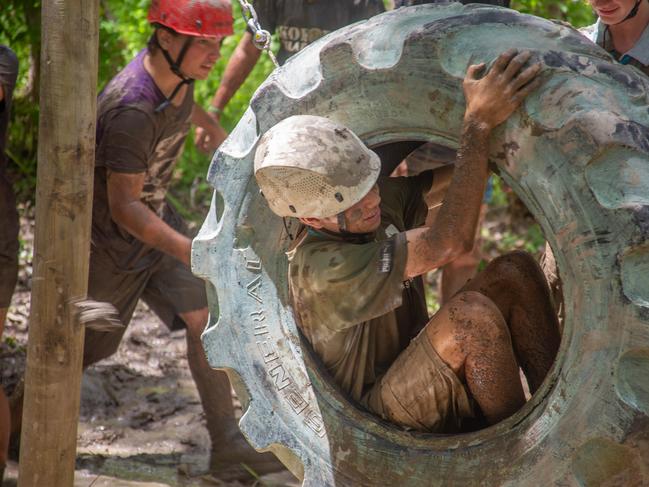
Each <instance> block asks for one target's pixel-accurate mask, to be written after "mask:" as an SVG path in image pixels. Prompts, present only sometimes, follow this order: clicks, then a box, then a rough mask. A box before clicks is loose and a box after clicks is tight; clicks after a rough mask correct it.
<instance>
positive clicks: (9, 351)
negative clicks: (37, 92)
mask: <svg viewBox="0 0 649 487" xmlns="http://www.w3.org/2000/svg"><path fill="white" fill-rule="evenodd" d="M20 211H21V215H22V216H21V235H20V238H21V248H22V250H21V255H20V263H21V266H20V275H19V282H18V286H17V289H16V293H15V294H14V296H13V300H12V306H11V308H10V310H9V315H8V320H7V325H6V327H5V333H4V336H3V343H2V344H1V345H0V371H1V372H0V373H1V380H2V384H3V385H4V387H5V389H6V390H7V391H8V392H9V393H11V391H12V390H13V388H14V386H15V384H16V383H17V382H18V380H19V379H20V377H21V376H22V374H23V371H24V365H25V349H26V345H27V328H28V318H29V298H30V296H29V290H30V287H31V270H32V268H31V258H32V240H33V210H31V209H30V208H21V210H20ZM531 223H533V222H531V221H529V220H528V219H526V218H522V219H521V218H517V219H516V223H515V224H512V223H511V222H510V221H509V217H508V216H507V215H506V213H505V212H504V209H503V208H492V209H490V210H489V212H488V214H487V219H486V222H485V224H484V226H483V237H484V239H483V249H484V257H485V258H486V259H489V258H492V257H494V256H495V255H498V254H499V253H502V252H503V251H505V250H509V249H511V248H525V247H528V246H529V243H530V242H529V239H526V238H525V237H524V236H525V235H526V232H527V228H528V227H529V226H530V225H531ZM508 240H510V241H511V242H510V244H507V245H506V247H504V246H503V242H507V241H508ZM428 281H429V283H431V284H432V293H431V296H432V301H433V302H432V304H431V303H429V304H430V305H431V311H432V309H434V308H435V303H434V300H435V296H436V294H435V276H434V275H432V276H429V279H428ZM239 412H240V411H239ZM208 459H209V437H208V434H207V429H206V427H205V419H204V416H203V413H202V408H201V405H200V401H199V398H198V393H197V391H196V389H195V387H194V384H193V381H192V378H191V376H190V373H189V368H188V366H187V360H186V357H185V335H184V331H178V332H172V333H170V332H169V331H168V330H167V328H166V327H165V326H164V325H163V324H162V323H161V322H160V321H159V320H158V318H157V317H156V316H155V314H153V313H152V312H151V311H150V310H149V309H148V308H147V307H146V305H144V304H143V303H140V305H138V308H137V309H136V311H135V315H134V318H133V320H132V322H131V324H130V325H129V328H128V330H127V332H126V335H125V337H124V339H123V340H122V343H121V345H120V348H119V350H118V352H117V353H116V354H115V355H114V356H112V357H111V358H109V359H107V360H104V361H102V362H100V363H98V364H96V365H94V366H92V367H90V368H89V369H88V370H86V372H85V374H84V376H83V382H82V397H81V412H80V423H79V428H78V457H77V464H76V476H75V487H91V486H92V487H145V486H146V487H162V486H174V487H175V486H192V487H193V486H196V487H199V486H201V487H206V486H219V485H221V486H223V485H231V486H241V485H255V484H256V485H274V486H298V485H299V482H298V481H297V480H296V479H295V478H294V477H293V476H292V475H291V474H289V473H288V472H284V473H280V474H274V475H268V476H265V477H263V478H260V479H258V480H256V481H252V482H249V483H248V484H241V483H232V482H230V483H224V482H220V481H218V480H216V479H214V478H213V477H210V476H209V475H206V474H205V472H206V470H207V465H208ZM17 475H18V465H17V463H16V462H13V461H11V462H10V463H9V464H8V466H7V471H6V473H5V483H4V485H7V486H14V485H16V478H17Z"/></svg>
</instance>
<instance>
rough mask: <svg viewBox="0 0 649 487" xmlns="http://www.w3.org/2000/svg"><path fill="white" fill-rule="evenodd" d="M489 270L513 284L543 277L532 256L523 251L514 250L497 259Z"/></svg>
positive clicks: (491, 263) (490, 265)
mask: <svg viewBox="0 0 649 487" xmlns="http://www.w3.org/2000/svg"><path fill="white" fill-rule="evenodd" d="M488 269H489V271H490V272H493V273H494V275H496V276H497V277H499V278H500V279H507V280H509V281H512V282H525V281H528V280H529V279H531V278H537V277H539V276H541V275H542V271H541V268H540V267H539V264H538V263H537V262H536V260H535V259H534V257H533V256H532V254H530V253H529V252H525V251H523V250H513V251H511V252H508V253H506V254H503V255H501V256H499V257H496V258H495V259H494V260H492V261H491V262H490V263H489V266H488Z"/></svg>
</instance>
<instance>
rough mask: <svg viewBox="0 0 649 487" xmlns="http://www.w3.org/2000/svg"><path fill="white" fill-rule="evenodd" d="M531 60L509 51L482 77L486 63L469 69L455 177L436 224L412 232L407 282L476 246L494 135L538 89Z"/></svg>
mask: <svg viewBox="0 0 649 487" xmlns="http://www.w3.org/2000/svg"><path fill="white" fill-rule="evenodd" d="M529 57H530V53H529V52H523V53H520V54H517V52H516V51H515V50H509V51H507V52H505V53H504V54H501V55H500V56H499V57H498V59H497V60H496V62H495V63H494V65H493V67H492V68H491V70H490V71H489V72H488V73H487V74H486V75H485V76H484V77H483V78H481V79H478V74H479V72H480V71H481V70H482V69H483V68H484V65H483V64H481V65H474V66H470V67H469V69H468V70H467V75H466V77H465V79H464V83H463V88H464V94H465V98H466V111H465V114H464V123H463V128H462V137H461V139H460V150H459V151H458V156H457V162H456V165H455V170H454V172H453V178H452V180H451V184H450V186H449V189H448V192H447V194H446V198H445V199H444V203H443V204H442V207H441V209H440V210H439V214H438V215H437V217H436V218H435V221H434V223H433V225H432V226H430V227H424V228H418V229H414V230H410V231H408V232H406V238H407V241H408V260H407V262H406V269H405V277H406V278H411V277H415V276H418V275H421V274H424V273H426V272H428V271H431V270H433V269H437V268H438V267H441V266H443V265H444V264H446V263H448V262H450V261H452V260H454V259H455V258H457V257H458V256H459V255H461V254H464V253H466V252H469V251H470V250H471V249H472V248H473V244H474V239H475V233H476V226H477V224H478V217H479V215H480V204H481V202H482V197H483V193H484V189H485V185H486V183H487V177H488V174H489V170H488V154H489V137H490V135H491V131H492V130H493V128H495V127H496V126H498V125H500V124H501V123H502V122H504V121H505V120H507V118H509V116H510V115H511V114H512V113H513V112H514V110H516V108H518V106H519V105H520V103H521V101H522V100H523V99H524V98H525V97H526V96H527V95H528V94H529V93H530V92H531V91H533V90H534V89H535V88H536V87H537V86H538V79H535V77H536V75H537V73H538V71H539V69H540V65H539V64H535V65H533V66H530V67H528V68H527V69H525V70H523V71H521V68H522V67H523V65H524V64H525V63H526V62H527V60H528V59H529Z"/></svg>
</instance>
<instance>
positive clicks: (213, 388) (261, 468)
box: [180, 308, 284, 480]
mask: <svg viewBox="0 0 649 487" xmlns="http://www.w3.org/2000/svg"><path fill="white" fill-rule="evenodd" d="M180 316H181V318H182V319H183V321H184V322H185V323H186V324H187V361H188V362H189V369H190V370H191V373H192V377H193V378H194V382H195V383H196V388H197V389H198V394H199V396H200V398H201V403H202V405H203V410H204V411H205V418H206V420H207V429H208V431H209V434H210V439H211V440H212V459H211V461H210V464H211V465H210V467H211V468H212V469H214V470H217V472H215V473H216V474H217V476H219V473H218V470H223V471H224V472H223V473H224V474H225V475H226V476H229V472H226V470H227V468H228V467H230V466H233V465H234V466H240V465H241V464H242V463H243V464H246V465H247V466H248V467H249V468H250V469H252V470H253V471H254V472H256V473H259V474H265V473H269V472H276V471H278V470H281V469H283V468H284V466H283V465H282V464H281V463H280V462H279V460H277V458H275V456H274V455H272V454H270V453H263V454H262V453H258V452H257V451H255V450H254V449H253V448H252V447H251V446H250V445H249V444H248V442H246V440H245V439H244V437H243V435H242V434H241V430H240V429H239V425H238V424H237V421H236V419H235V415H234V407H233V405H232V394H231V392H230V381H229V380H228V377H227V375H226V373H225V372H223V371H220V370H214V369H212V368H211V367H210V365H209V363H208V362H207V358H206V356H205V351H204V350H203V344H202V343H201V338H200V336H201V333H202V332H203V330H204V329H205V325H206V324H207V318H208V310H207V308H203V309H200V310H196V311H190V312H187V313H182V314H181V315H180ZM239 470H240V471H241V472H243V473H246V470H245V469H241V468H239ZM232 473H233V476H236V472H232ZM219 477H220V476H219ZM224 480H227V479H226V478H224Z"/></svg>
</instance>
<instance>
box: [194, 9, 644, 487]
mask: <svg viewBox="0 0 649 487" xmlns="http://www.w3.org/2000/svg"><path fill="white" fill-rule="evenodd" d="M510 46H513V47H516V48H519V49H529V50H530V51H532V53H533V57H534V60H538V61H540V62H541V63H542V64H543V69H542V74H541V77H542V81H543V82H542V85H541V87H540V88H539V89H538V90H537V91H536V92H535V93H533V94H532V95H531V96H530V97H529V98H528V99H527V100H526V101H525V102H524V105H523V106H522V107H521V108H520V109H519V110H518V111H517V112H516V113H515V114H514V115H513V116H512V117H511V118H510V119H509V120H508V121H507V122H506V123H505V124H504V125H503V126H501V127H499V128H498V129H497V130H496V131H495V132H494V134H493V136H492V143H491V147H490V159H491V161H493V162H494V163H495V164H497V166H498V167H499V169H500V172H501V175H502V176H503V177H504V179H505V180H506V182H507V183H508V184H510V185H511V186H512V187H513V188H514V190H515V192H516V193H517V194H518V196H519V197H520V198H521V199H522V200H523V201H524V203H525V204H526V205H527V207H528V208H529V209H530V210H531V212H532V213H533V214H534V217H535V218H536V220H537V221H538V222H539V223H540V225H541V226H542V228H543V230H544V232H545V236H546V238H547V239H548V241H549V243H550V245H551V246H552V249H553V251H554V254H555V257H556V260H557V263H558V266H559V270H560V273H561V276H562V279H563V289H564V298H565V307H566V317H565V323H564V331H563V339H562V343H561V347H560V350H559V353H558V356H557V360H556V363H555V365H554V367H553V369H552V370H551V371H550V373H549V374H548V377H547V378H546V380H545V382H544V384H543V386H542V387H541V388H540V390H539V391H538V392H537V393H536V394H535V395H534V396H533V397H532V399H531V400H530V401H528V402H527V404H526V405H525V406H524V407H523V408H522V409H521V410H520V411H518V412H517V413H516V414H515V415H514V416H512V417H510V418H509V419H507V420H505V421H503V422H501V423H499V424H497V425H495V426H492V427H489V428H486V429H483V430H480V431H477V432H474V433H469V434H462V435H451V436H440V435H432V434H423V433H415V432H406V431H403V430H401V429H399V428H397V427H395V426H393V425H391V424H388V423H386V422H383V421H381V420H380V419H378V418H377V417H375V416H373V415H372V414H369V413H367V412H365V411H363V410H361V409H360V408H359V407H357V406H355V405H354V404H352V402H351V401H350V400H348V399H347V398H346V397H344V396H343V395H342V394H341V393H340V392H339V390H338V389H337V388H336V386H335V384H333V383H332V381H331V380H330V378H329V377H328V376H327V374H326V372H325V371H323V370H322V368H321V366H320V364H319V362H318V361H317V359H316V357H314V354H313V352H312V351H311V349H310V348H309V346H308V344H307V343H305V341H304V340H303V338H302V337H301V335H300V333H299V332H298V329H297V327H296V324H295V320H294V316H293V313H292V311H291V306H290V303H289V298H288V292H287V291H288V290H287V275H286V273H287V260H286V256H285V254H284V252H285V250H286V249H287V246H288V245H289V243H290V240H289V238H288V237H287V235H288V233H290V232H291V228H289V229H288V232H287V231H286V229H285V227H284V226H283V224H282V220H281V219H279V218H277V217H276V216H275V215H273V214H272V213H271V212H270V210H269V209H268V207H267V205H266V203H265V201H264V199H263V197H262V196H261V195H260V194H259V188H258V187H257V184H256V182H255V179H254V176H253V156H254V152H255V147H256V144H257V141H258V140H259V137H260V136H261V135H262V134H263V133H264V132H265V131H266V130H268V129H269V128H270V127H272V126H273V125H274V124H276V123H277V122H279V121H280V120H282V119H284V118H286V117H288V116H291V115H295V114H314V115H323V116H326V117H329V118H331V119H334V120H336V121H338V122H341V123H343V124H345V125H347V126H348V127H350V128H351V129H352V130H353V131H354V132H355V133H357V134H358V135H359V136H360V137H361V139H363V140H364V141H365V142H366V143H367V144H368V145H369V146H371V147H372V146H374V147H376V146H381V145H384V144H387V143H393V142H397V141H431V142H435V143H437V144H440V145H442V146H444V147H447V148H451V149H456V148H457V146H458V139H459V136H460V128H461V124H462V115H463V111H464V98H463V94H462V89H461V80H462V78H463V76H464V73H465V71H466V69H467V66H468V65H469V64H477V63H478V62H482V61H484V62H486V63H491V62H493V60H494V59H495V58H496V57H497V56H498V54H500V53H501V52H502V51H503V50H504V49H505V48H506V47H510ZM648 92H649V80H648V79H647V78H645V77H643V75H642V74H641V73H640V72H639V71H637V70H635V69H634V68H632V67H625V66H621V65H618V64H615V63H614V62H613V61H612V59H611V58H610V57H609V56H608V55H607V54H606V53H605V52H604V51H602V50H600V49H599V48H598V47H596V46H595V45H593V44H591V43H590V42H589V41H587V40H586V39H585V38H583V37H582V36H581V35H580V34H579V33H577V32H576V31H574V30H572V29H570V28H568V27H565V26H562V25H557V24H555V23H552V22H549V21H545V20H542V19H539V18H535V17H531V16H526V15H522V14H518V13H516V12H514V11H511V10H507V9H499V8H493V7H484V6H477V5H470V6H465V7H463V6H461V5H460V4H450V5H447V6H443V7H439V6H433V5H424V6H420V7H413V8H408V9H399V10H395V11H391V12H388V13H385V14H382V15H379V16H377V17H374V18H372V19H370V20H368V21H366V22H362V23H358V24H355V25H352V26H349V27H347V28H344V29H341V30H339V31H336V32H334V33H332V34H330V35H328V36H326V37H324V38H322V39H320V40H319V41H317V42H316V43H314V44H313V45H311V46H309V47H308V48H307V49H305V50H304V51H302V52H300V53H299V54H297V55H295V56H294V57H293V58H291V59H290V60H289V61H288V62H287V63H286V65H285V66H283V67H282V68H279V69H277V70H276V71H275V72H274V73H273V74H272V75H271V76H270V78H269V79H268V80H267V81H266V82H265V83H264V84H263V85H262V86H261V87H260V88H259V90H258V91H257V93H256V94H255V96H254V98H253V100H252V102H251V107H250V109H249V110H248V111H247V112H246V114H245V115H244V117H243V118H242V120H241V122H240V123H239V125H238V126H237V127H236V128H235V130H234V131H233V132H232V134H231V135H230V137H229V138H228V140H227V141H226V142H225V143H224V144H223V146H222V148H221V150H220V151H219V152H217V154H216V155H215V156H214V159H213V161H212V165H211V167H210V171H209V181H210V182H211V184H212V185H213V186H214V188H215V192H214V199H213V203H212V207H211V210H210V213H209V215H208V216H207V219H206V221H205V223H204V224H203V227H202V229H201V231H200V234H199V235H198V237H197V238H196V239H195V240H194V244H193V255H192V259H193V268H194V271H195V272H196V273H197V274H198V275H201V276H203V277H204V278H205V279H206V280H207V281H208V289H209V299H210V310H211V318H210V322H209V325H208V328H207V329H206V331H205V333H204V334H203V342H204V346H205V350H206V353H207V356H208V358H209V361H210V363H211V365H212V366H213V367H218V368H224V369H225V370H226V371H227V372H228V374H229V376H230V379H231V380H232V383H233V385H234V387H235V389H236V392H237V393H238V395H239V397H240V398H241V400H242V403H243V407H244V410H245V413H244V415H243V417H242V418H241V422H240V426H241V429H242V431H243V433H244V434H245V436H246V437H247V438H248V439H249V441H250V442H251V444H252V445H253V446H254V447H255V448H257V449H259V450H262V451H268V450H270V451H273V452H274V453H275V454H276V455H277V456H278V457H280V459H282V461H283V462H284V463H285V464H286V465H287V466H288V467H289V468H290V469H291V470H292V471H293V472H294V473H295V474H296V475H297V476H299V477H301V478H303V479H304V485H306V486H318V487H321V486H333V485H336V486H347V485H349V486H360V485H362V486H374V485H377V486H378V485H391V486H397V485H398V486H421V485H444V486H449V485H457V486H472V485H486V486H498V485H507V486H516V487H519V486H534V487H538V486H545V485H561V486H572V485H580V486H595V485H598V486H599V485H624V486H641V485H649V309H648V308H649V239H648V237H649V108H648V97H647V93H648ZM472 190H473V189H472V188H467V191H472ZM350 292H353V290H352V289H350Z"/></svg>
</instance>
